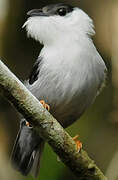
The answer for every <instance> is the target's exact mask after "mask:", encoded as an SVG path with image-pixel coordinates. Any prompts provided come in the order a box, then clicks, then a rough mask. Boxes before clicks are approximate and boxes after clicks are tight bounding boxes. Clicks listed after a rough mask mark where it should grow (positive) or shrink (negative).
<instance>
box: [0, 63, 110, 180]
mask: <svg viewBox="0 0 118 180" xmlns="http://www.w3.org/2000/svg"><path fill="white" fill-rule="evenodd" d="M0 92H1V93H2V95H3V96H4V97H6V98H7V100H9V101H10V102H11V103H12V104H13V105H14V106H15V107H16V109H17V110H18V111H19V112H20V113H21V114H22V115H23V116H24V117H25V118H26V119H27V120H28V121H29V122H30V123H31V125H32V126H33V127H34V128H35V129H36V131H37V132H38V133H39V136H41V137H42V138H43V139H44V140H45V141H47V142H48V143H49V144H50V146H51V147H52V149H53V150H54V151H55V152H56V153H57V154H58V156H59V157H60V159H61V160H62V162H63V163H64V164H65V165H67V166H68V167H69V168H70V169H71V170H72V172H73V173H74V174H75V175H76V177H78V179H80V180H107V178H106V177H105V176H104V175H103V173H102V172H101V171H100V169H99V168H98V167H97V166H96V164H95V163H94V161H93V160H91V159H90V158H89V156H88V155H87V153H86V152H85V151H84V150H83V149H82V150H81V152H79V153H78V152H77V150H76V145H75V142H74V141H73V140H72V138H71V137H70V136H69V134H68V133H67V132H66V131H65V130H64V129H63V127H62V126H61V125H60V124H59V123H58V122H57V120H56V119H55V118H54V117H53V116H52V115H51V114H50V113H49V112H48V111H47V110H46V109H44V108H43V107H42V105H41V104H40V102H39V101H38V100H37V99H36V98H35V97H34V96H33V95H32V94H31V93H30V92H29V91H28V89H27V88H26V87H25V86H24V85H23V84H22V83H21V82H20V80H18V79H17V77H16V76H15V75H14V74H13V73H12V72H11V71H10V70H9V69H8V68H7V67H6V66H5V65H4V64H3V62H2V61H0Z"/></svg>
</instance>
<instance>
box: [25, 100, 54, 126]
mask: <svg viewBox="0 0 118 180" xmlns="http://www.w3.org/2000/svg"><path fill="white" fill-rule="evenodd" d="M40 103H41V104H42V105H43V107H44V108H45V109H47V110H48V111H50V106H49V105H48V104H46V103H45V101H44V100H41V101H40ZM26 126H27V127H32V126H31V125H30V123H29V122H28V121H26Z"/></svg>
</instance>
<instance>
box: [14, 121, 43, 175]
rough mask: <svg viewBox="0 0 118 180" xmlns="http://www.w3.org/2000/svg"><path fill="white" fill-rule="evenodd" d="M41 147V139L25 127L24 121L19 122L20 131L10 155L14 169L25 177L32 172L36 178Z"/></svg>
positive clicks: (31, 129)
mask: <svg viewBox="0 0 118 180" xmlns="http://www.w3.org/2000/svg"><path fill="white" fill-rule="evenodd" d="M43 147H44V141H43V139H42V138H40V137H39V136H38V135H37V134H36V132H35V131H34V130H33V128H30V127H27V126H26V121H25V120H21V123H20V130H19V132H18V135H17V137H16V141H15V145H14V148H13V151H12V155H11V162H12V164H13V166H14V168H15V169H16V170H18V171H20V172H21V173H22V174H23V175H25V176H26V175H28V174H29V173H30V172H31V171H32V172H33V175H34V176H35V177H36V176H37V175H38V172H39V166H40V157H41V153H42V151H43Z"/></svg>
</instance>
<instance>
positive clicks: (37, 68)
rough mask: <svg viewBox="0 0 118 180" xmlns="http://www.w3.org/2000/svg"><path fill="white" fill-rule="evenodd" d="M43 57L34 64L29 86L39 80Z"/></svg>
mask: <svg viewBox="0 0 118 180" xmlns="http://www.w3.org/2000/svg"><path fill="white" fill-rule="evenodd" d="M41 61H42V57H39V58H38V60H37V61H36V62H35V63H34V65H33V68H32V71H31V73H30V75H29V84H30V85H32V84H33V83H34V82H35V81H36V80H37V79H38V75H39V72H40V65H41Z"/></svg>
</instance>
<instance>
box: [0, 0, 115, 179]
mask: <svg viewBox="0 0 118 180" xmlns="http://www.w3.org/2000/svg"><path fill="white" fill-rule="evenodd" d="M57 2H60V1H56V0H55V1H54V0H52V1H51V0H50V1H49V0H47V1H43V0H40V1H39V0H35V1H32V0H0V57H1V59H2V60H3V61H4V63H5V64H6V65H7V66H8V67H9V68H10V69H11V70H12V71H13V72H14V73H15V74H16V75H17V76H18V77H19V79H20V80H22V81H23V80H25V79H26V78H27V77H28V75H29V72H30V70H31V67H32V65H33V63H34V62H35V59H36V58H37V56H38V54H39V51H40V49H41V46H40V45H39V43H37V42H35V41H34V40H32V39H27V37H26V32H25V30H24V29H22V25H23V24H24V22H25V20H26V18H27V16H26V12H27V11H29V10H30V9H33V8H40V7H42V6H44V5H47V4H50V3H57ZM61 2H65V3H69V4H72V5H74V6H78V7H80V8H82V9H83V10H84V11H85V12H86V13H87V14H88V15H89V16H90V17H91V18H92V19H93V20H94V24H95V28H96V35H95V37H94V43H95V44H96V47H97V49H98V51H99V52H100V54H101V56H102V57H103V59H104V61H105V63H106V65H107V68H108V79H107V85H106V87H105V88H104V90H103V91H102V93H101V94H100V95H99V96H98V97H97V99H96V101H95V103H94V104H93V105H92V106H91V107H90V108H89V109H88V110H87V111H86V112H85V114H84V115H83V116H82V117H81V119H80V120H79V121H76V123H75V124H73V125H72V126H70V127H69V128H68V129H67V131H68V132H69V134H70V135H71V136H74V135H76V134H79V135H80V139H81V141H82V142H83V148H84V149H85V150H86V151H87V152H88V153H89V156H90V157H91V158H93V159H94V160H95V162H96V163H97V165H98V166H99V167H100V169H101V170H102V171H103V172H104V173H105V174H107V176H108V177H109V179H110V180H116V179H114V178H115V177H118V173H117V172H118V168H117V167H118V164H117V163H116V162H117V160H118V157H116V156H117V149H118V116H117V114H118V105H117V104H118V103H117V102H118V92H117V88H118V63H117V60H118V59H117V57H118V52H117V49H118V42H117V32H118V23H117V19H118V3H117V1H115V0H107V2H106V0H99V1H98V0H94V1H92V0H80V1H77V0H73V1H72V0H68V1H66V0H65V1H61ZM111 69H112V71H111ZM111 72H112V73H111ZM18 116H19V115H18V113H17V111H16V110H15V108H14V107H12V106H11V105H10V104H9V103H8V102H7V101H6V100H5V99H4V98H3V97H1V99H0V180H7V179H9V180H10V179H12V178H14V179H15V178H16V179H17V180H23V179H27V180H31V179H32V177H30V176H29V177H27V178H26V177H25V178H24V177H23V176H21V175H20V174H19V173H17V172H15V171H14V170H13V169H12V168H11V166H10V165H9V158H10V153H11V150H12V146H13V143H14V140H15V137H16V133H17V131H18V127H19V121H18V120H19V117H18ZM114 157H115V158H114ZM116 158H117V160H116ZM114 159H115V160H114ZM47 178H49V179H50V180H63V179H65V178H67V179H70V180H74V179H76V178H75V177H74V176H73V175H72V173H71V172H70V171H69V170H68V169H67V168H66V167H65V166H64V165H63V164H62V163H61V162H58V161H57V156H56V155H55V153H54V152H53V151H52V149H51V148H50V147H49V146H48V145H46V147H45V151H44V154H43V158H42V162H41V171H40V180H46V179H47Z"/></svg>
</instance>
